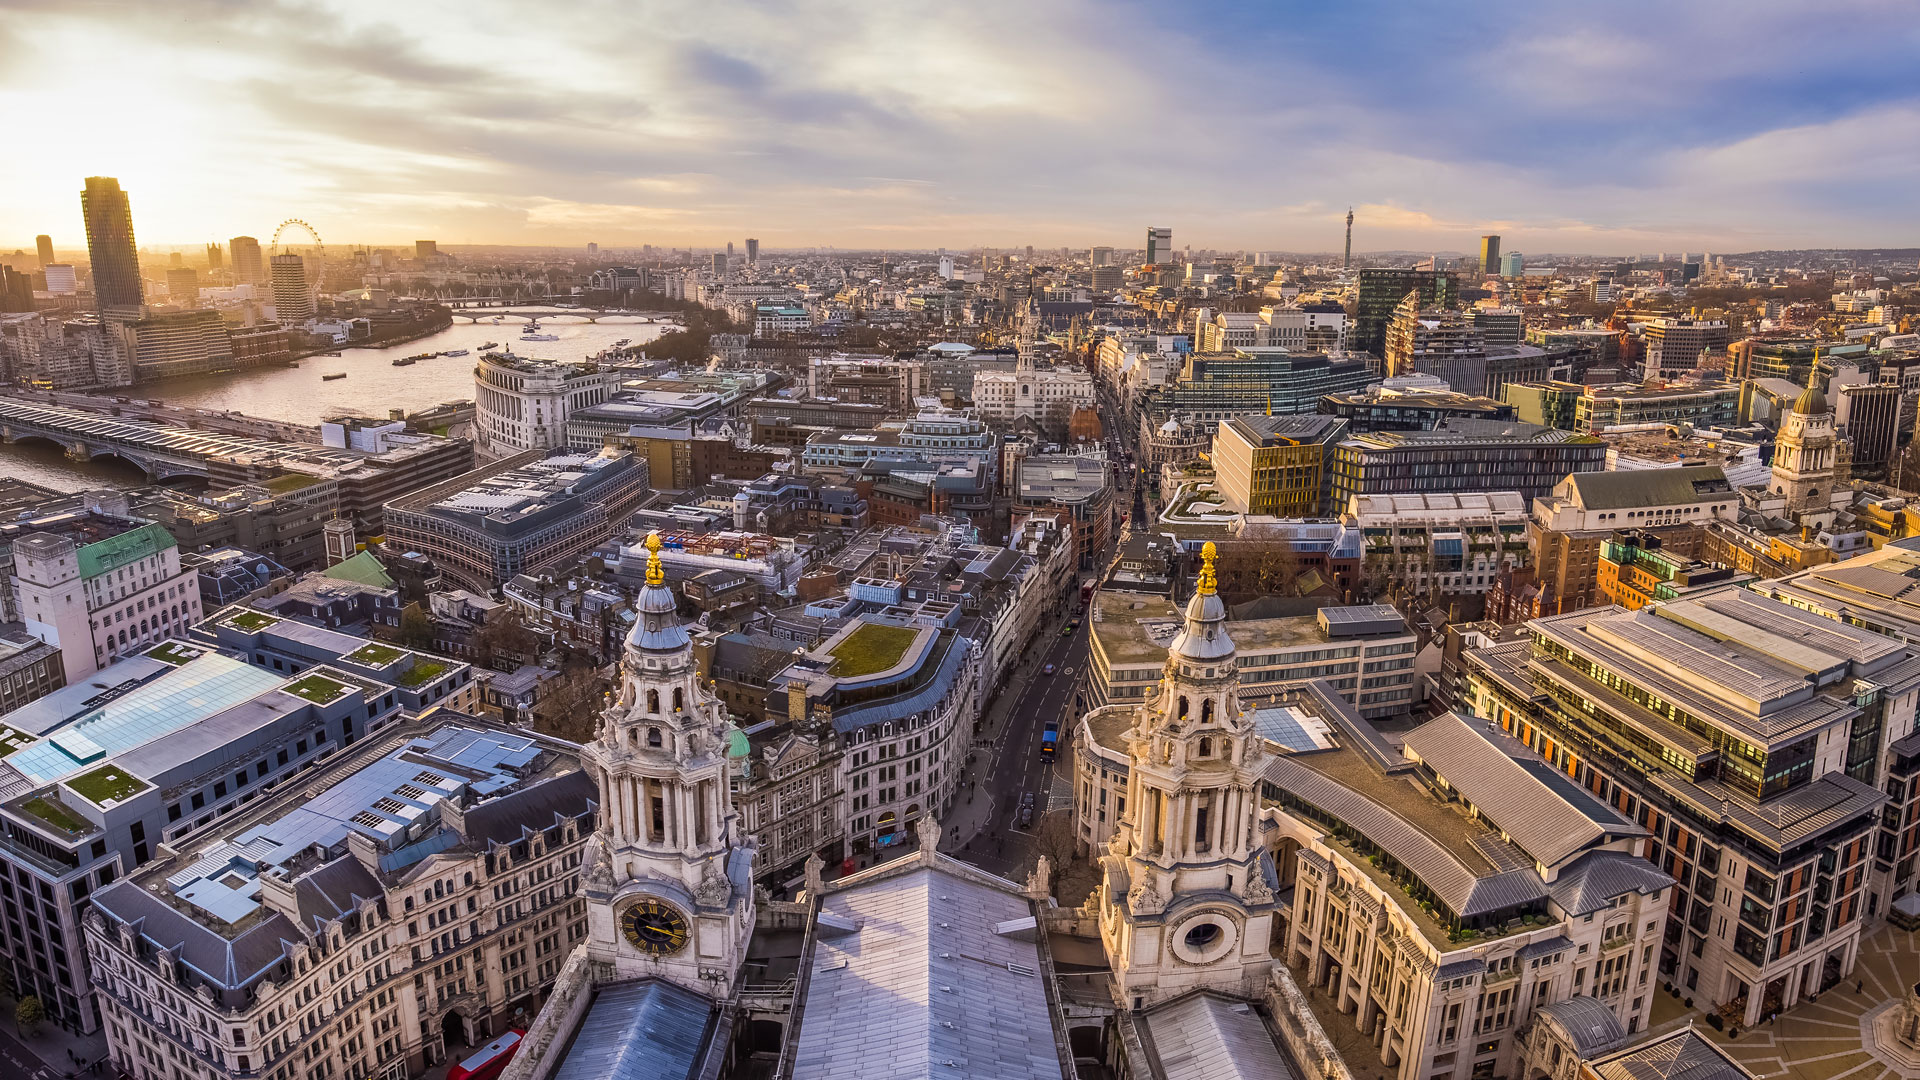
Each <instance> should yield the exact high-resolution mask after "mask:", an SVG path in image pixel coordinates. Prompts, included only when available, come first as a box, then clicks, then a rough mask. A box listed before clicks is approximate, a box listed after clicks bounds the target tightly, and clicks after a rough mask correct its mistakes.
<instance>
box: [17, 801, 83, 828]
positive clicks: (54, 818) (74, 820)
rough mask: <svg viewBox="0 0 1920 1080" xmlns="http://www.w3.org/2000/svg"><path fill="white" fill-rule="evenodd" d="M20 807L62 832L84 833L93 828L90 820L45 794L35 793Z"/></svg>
mask: <svg viewBox="0 0 1920 1080" xmlns="http://www.w3.org/2000/svg"><path fill="white" fill-rule="evenodd" d="M20 809H22V810H25V811H26V812H27V813H29V814H32V815H33V816H34V817H37V818H39V819H40V820H41V821H44V822H46V823H47V824H49V825H51V826H53V827H54V828H56V829H59V830H60V831H62V832H69V833H84V832H91V831H92V830H93V823H92V822H90V821H88V820H87V819H86V818H83V817H81V816H80V815H78V814H76V813H74V812H73V811H71V810H68V809H67V808H66V807H64V806H62V805H60V803H59V802H58V801H57V800H55V799H51V798H48V797H47V796H45V795H36V796H34V797H33V798H31V799H28V800H27V801H26V802H23V803H21V804H20Z"/></svg>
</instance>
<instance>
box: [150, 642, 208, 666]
mask: <svg viewBox="0 0 1920 1080" xmlns="http://www.w3.org/2000/svg"><path fill="white" fill-rule="evenodd" d="M205 653H206V650H204V649H196V648H194V647H193V646H191V645H182V644H180V643H179V642H177V641H163V642H161V643H160V644H158V645H155V646H154V647H153V648H151V649H148V650H147V655H148V656H150V657H152V658H153V659H155V660H164V661H166V662H167V663H169V664H172V665H173V666H174V667H179V666H180V665H182V664H184V663H186V662H187V661H189V660H192V659H195V658H197V657H200V656H203V655H205Z"/></svg>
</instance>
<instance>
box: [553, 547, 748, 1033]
mask: <svg viewBox="0 0 1920 1080" xmlns="http://www.w3.org/2000/svg"><path fill="white" fill-rule="evenodd" d="M647 549H648V552H649V554H648V556H647V580H646V586H645V588H643V589H641V590H640V598H639V604H638V607H639V614H640V621H639V623H638V625H636V626H635V627H634V628H633V631H632V633H630V634H629V635H628V636H627V641H626V647H625V649H624V650H623V652H622V655H621V658H620V691H619V696H618V698H617V699H615V700H613V701H612V702H611V703H610V704H609V705H608V708H607V711H606V713H605V714H604V715H603V716H602V717H601V720H600V728H599V732H598V734H597V735H596V737H595V739H594V741H593V742H591V743H588V744H587V746H586V748H585V750H584V752H583V753H582V755H581V759H582V761H583V762H584V763H585V765H586V768H587V770H588V771H589V772H590V773H591V774H592V775H593V776H594V777H595V779H596V780H597V781H598V783H599V786H600V827H599V830H598V831H597V832H596V834H595V835H594V836H593V837H592V838H591V839H589V840H588V842H587V845H586V849H585V851H584V853H583V855H582V859H583V862H584V864H585V868H584V877H583V886H582V893H583V895H584V896H585V897H586V899H587V949H588V953H589V956H590V957H591V958H592V959H593V960H596V961H599V962H601V963H605V964H609V965H611V966H612V968H613V970H614V977H615V978H637V977H640V976H644V975H655V976H659V977H661V978H665V979H670V980H672V981H674V982H676V983H679V984H681V985H683V986H686V987H689V988H691V989H694V990H698V991H700V992H701V993H705V994H709V995H712V996H715V997H721V998H724V997H726V996H727V995H728V994H729V993H730V992H731V991H732V988H733V984H734V980H735V979H736V978H737V977H738V975H739V973H740V964H741V961H742V960H743V959H745V957H746V950H747V938H748V936H749V935H750V934H751V933H752V932H753V850H754V849H753V841H752V840H751V839H750V838H748V837H746V836H744V835H742V833H741V832H740V821H739V817H738V815H736V814H735V813H734V809H733V795H732V793H731V791H730V789H729V788H728V786H727V752H728V746H729V742H730V736H731V732H732V728H731V726H730V725H729V723H728V721H727V711H726V707H725V706H724V705H722V704H721V702H720V699H719V698H718V697H716V696H714V694H713V693H712V691H710V690H709V689H707V688H705V687H703V686H701V685H700V680H699V675H698V672H697V671H696V669H695V667H694V660H693V642H692V639H691V638H689V637H688V635H687V630H686V627H684V626H682V625H681V623H680V619H679V616H678V614H677V612H676V608H677V606H678V605H677V604H676V603H675V601H674V598H673V593H672V591H671V590H669V589H668V588H667V585H666V574H665V572H664V571H663V570H662V569H661V566H660V537H659V536H658V535H657V534H656V535H653V536H649V537H648V538H647Z"/></svg>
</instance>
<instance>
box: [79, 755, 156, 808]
mask: <svg viewBox="0 0 1920 1080" xmlns="http://www.w3.org/2000/svg"><path fill="white" fill-rule="evenodd" d="M67 786H68V787H70V788H72V789H73V790H74V793H75V794H77V795H79V796H81V797H82V798H84V799H86V800H87V801H89V802H91V803H93V804H94V805H96V806H105V805H106V804H107V803H108V801H109V800H112V801H118V800H120V799H124V798H126V797H127V796H129V795H137V794H139V793H140V792H142V791H145V790H146V788H147V782H146V781H144V780H142V779H140V778H139V777H136V776H129V775H128V774H127V772H126V771H125V770H124V769H120V768H118V767H116V766H113V765H102V766H101V767H99V768H97V769H95V770H93V771H92V772H90V773H83V774H81V775H79V776H76V777H74V778H73V779H71V780H68V781H67Z"/></svg>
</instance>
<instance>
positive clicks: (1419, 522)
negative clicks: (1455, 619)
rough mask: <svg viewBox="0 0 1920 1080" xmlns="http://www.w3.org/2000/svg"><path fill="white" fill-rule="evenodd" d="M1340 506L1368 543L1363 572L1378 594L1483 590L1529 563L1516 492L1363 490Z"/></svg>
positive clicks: (1444, 595)
mask: <svg viewBox="0 0 1920 1080" xmlns="http://www.w3.org/2000/svg"><path fill="white" fill-rule="evenodd" d="M1340 509H1341V510H1343V511H1344V512H1345V514H1346V517H1347V521H1348V524H1350V525H1351V526H1352V527H1354V528H1356V529H1358V530H1359V532H1360V535H1361V537H1362V539H1363V542H1364V544H1365V557H1364V558H1365V561H1364V563H1363V564H1362V569H1361V574H1362V576H1363V577H1364V579H1365V581H1366V583H1367V588H1368V589H1369V590H1371V591H1372V592H1373V593H1374V595H1385V594H1387V593H1388V592H1392V593H1398V594H1401V595H1407V596H1413V597H1418V598H1421V600H1422V601H1423V602H1424V601H1441V602H1444V601H1445V600H1446V599H1449V598H1453V597H1460V596H1482V595H1485V594H1486V593H1487V591H1488V590H1489V589H1491V588H1492V587H1493V585H1494V583H1495V580H1496V579H1497V578H1498V577H1499V575H1500V571H1501V570H1502V569H1503V568H1513V569H1519V568H1524V567H1526V566H1527V565H1528V564H1529V563H1530V562H1531V555H1530V553H1529V551H1528V548H1527V504H1526V500H1524V499H1522V498H1521V497H1520V495H1519V493H1517V492H1512V491H1490V492H1484V493H1477V494H1460V495H1456V494H1452V493H1444V494H1441V493H1428V494H1423V495H1358V496H1355V497H1354V499H1353V500H1352V501H1351V502H1350V503H1348V504H1347V505H1346V506H1345V507H1342V508H1340Z"/></svg>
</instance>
